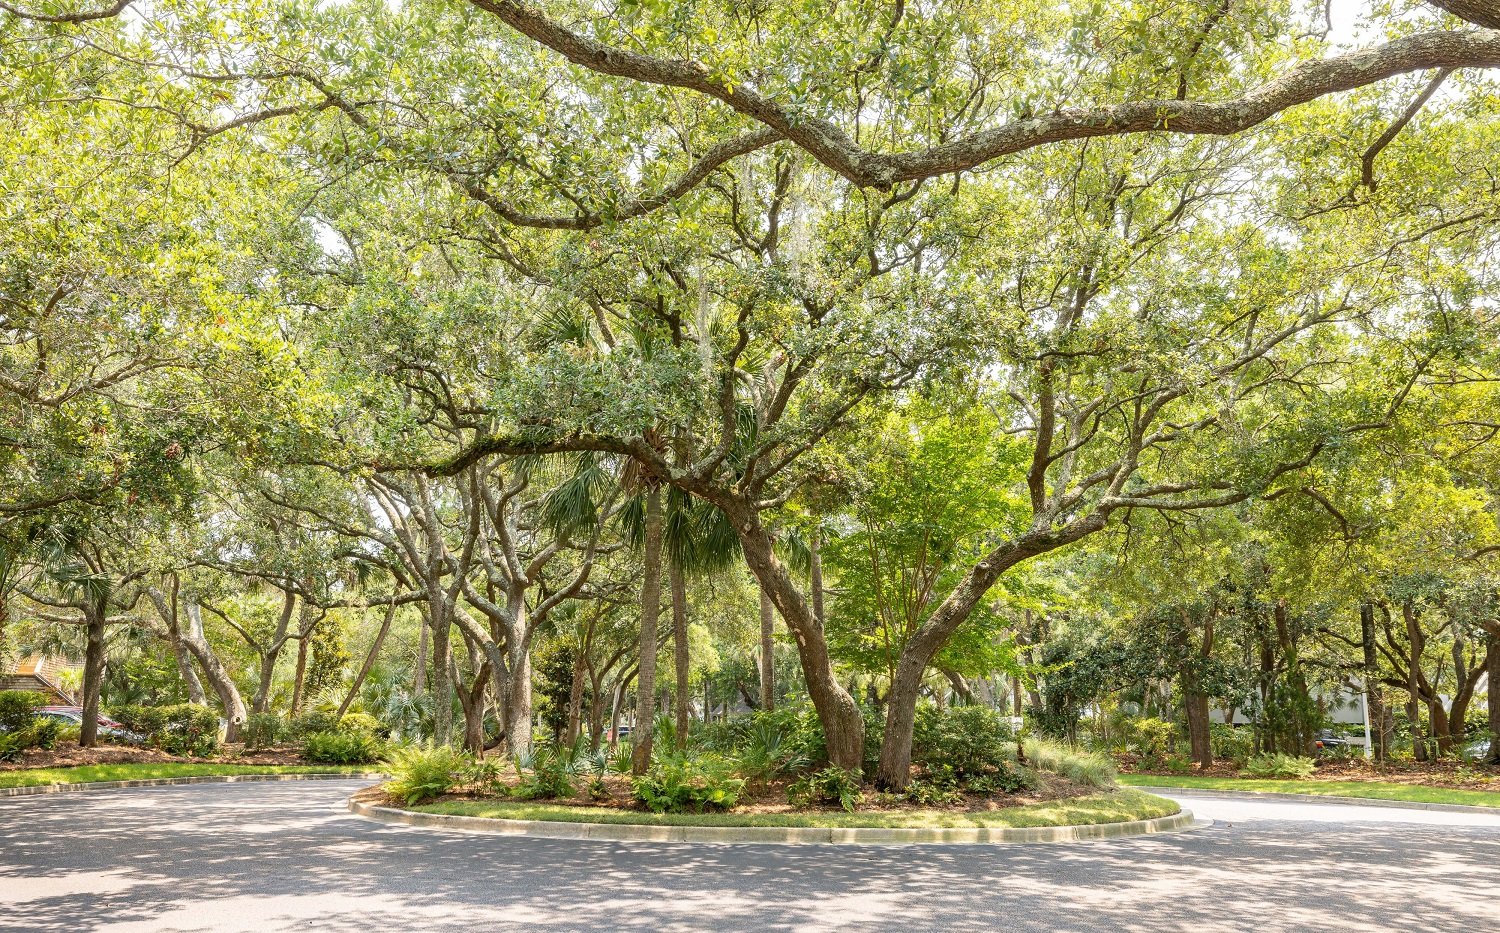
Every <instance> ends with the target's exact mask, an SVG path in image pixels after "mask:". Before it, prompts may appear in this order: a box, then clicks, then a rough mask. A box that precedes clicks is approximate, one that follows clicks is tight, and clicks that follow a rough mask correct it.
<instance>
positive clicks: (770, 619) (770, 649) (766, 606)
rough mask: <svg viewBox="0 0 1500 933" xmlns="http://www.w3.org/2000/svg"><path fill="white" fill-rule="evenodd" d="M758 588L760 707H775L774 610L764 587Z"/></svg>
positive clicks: (770, 708) (768, 708) (765, 708)
mask: <svg viewBox="0 0 1500 933" xmlns="http://www.w3.org/2000/svg"><path fill="white" fill-rule="evenodd" d="M757 589H759V590H760V708H761V709H763V710H773V709H775V708H776V641H775V637H774V636H775V633H776V610H775V607H774V606H772V605H771V597H770V596H768V595H766V591H765V588H764V587H757Z"/></svg>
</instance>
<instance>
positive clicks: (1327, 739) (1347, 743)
mask: <svg viewBox="0 0 1500 933" xmlns="http://www.w3.org/2000/svg"><path fill="white" fill-rule="evenodd" d="M1357 744H1359V743H1356V742H1354V741H1351V740H1350V739H1346V738H1344V737H1343V736H1341V735H1338V734H1336V733H1335V732H1334V731H1333V730H1332V729H1323V730H1321V731H1319V732H1318V737H1317V738H1316V739H1314V740H1313V748H1315V749H1317V752H1318V754H1320V755H1347V754H1349V753H1350V752H1351V751H1352V750H1353V749H1354V748H1355V746H1356V745H1357Z"/></svg>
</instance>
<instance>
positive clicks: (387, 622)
mask: <svg viewBox="0 0 1500 933" xmlns="http://www.w3.org/2000/svg"><path fill="white" fill-rule="evenodd" d="M395 617H396V604H395V603H394V602H392V603H391V605H390V606H389V607H387V608H386V611H385V619H384V620H382V621H381V623H380V631H379V632H376V633H375V643H374V644H372V645H370V653H369V654H367V655H365V662H364V663H363V664H361V665H360V666H359V673H357V674H355V675H354V682H353V683H351V684H350V685H349V692H348V693H346V694H344V702H342V703H340V704H339V711H338V714H337V715H338V718H339V719H343V718H344V714H345V713H347V712H349V707H350V706H351V705H353V703H354V698H355V697H357V696H359V688H360V687H362V686H364V683H365V678H366V677H369V676H370V671H371V669H373V668H374V667H375V659H376V658H377V657H379V656H380V647H381V646H382V645H384V644H385V636H386V635H388V634H389V633H390V631H391V620H392V619H394V618H395Z"/></svg>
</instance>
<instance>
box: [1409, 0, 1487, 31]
mask: <svg viewBox="0 0 1500 933" xmlns="http://www.w3.org/2000/svg"><path fill="white" fill-rule="evenodd" d="M1427 2H1428V3H1430V4H1432V5H1433V6H1435V7H1438V8H1439V9H1442V10H1446V11H1448V12H1449V13H1452V14H1453V15H1454V16H1457V17H1458V18H1459V19H1462V20H1467V21H1468V22H1471V23H1473V24H1474V25H1476V26H1484V27H1486V28H1488V29H1500V5H1497V4H1496V3H1495V0H1427Z"/></svg>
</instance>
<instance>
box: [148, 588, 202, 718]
mask: <svg viewBox="0 0 1500 933" xmlns="http://www.w3.org/2000/svg"><path fill="white" fill-rule="evenodd" d="M158 596H159V594H157V593H156V592H153V593H152V597H151V598H152V601H153V602H155V603H156V608H157V610H158V612H159V613H160V614H161V617H162V621H163V622H165V623H166V626H167V641H168V642H170V643H171V646H172V657H173V658H175V659H176V661H177V677H178V679H180V680H181V681H182V683H183V685H184V686H185V687H187V695H188V702H189V703H191V704H193V705H194V706H207V705H208V694H206V693H204V692H203V681H201V680H199V679H198V672H197V671H195V670H193V654H192V652H191V651H189V650H188V646H187V645H186V644H184V643H183V641H182V627H181V625H180V623H179V621H178V618H177V599H176V590H175V588H174V590H173V599H172V603H171V604H170V605H169V604H168V603H167V601H166V599H165V598H164V597H162V598H158Z"/></svg>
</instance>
